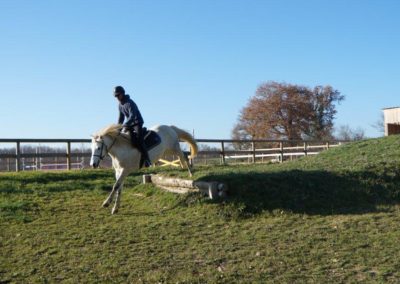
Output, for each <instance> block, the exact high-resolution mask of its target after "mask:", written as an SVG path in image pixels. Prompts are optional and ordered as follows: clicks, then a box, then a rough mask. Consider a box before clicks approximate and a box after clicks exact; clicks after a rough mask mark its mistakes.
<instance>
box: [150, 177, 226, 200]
mask: <svg viewBox="0 0 400 284" xmlns="http://www.w3.org/2000/svg"><path fill="white" fill-rule="evenodd" d="M143 183H153V184H155V185H156V186H158V187H160V188H162V189H165V190H167V191H170V192H174V193H180V194H183V193H188V192H202V193H204V194H205V195H207V196H208V197H209V198H210V199H217V198H225V197H226V195H227V191H228V187H227V185H226V184H225V183H221V182H217V181H195V180H186V179H179V178H172V177H164V176H160V175H144V176H143Z"/></svg>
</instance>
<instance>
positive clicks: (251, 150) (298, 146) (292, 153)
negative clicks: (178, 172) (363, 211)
mask: <svg viewBox="0 0 400 284" xmlns="http://www.w3.org/2000/svg"><path fill="white" fill-rule="evenodd" d="M196 141H197V143H198V144H199V145H200V146H202V145H201V143H206V144H217V145H218V146H217V147H212V148H210V149H209V150H200V151H199V155H198V158H196V159H201V158H202V157H203V158H204V157H206V159H207V157H209V159H210V158H212V157H214V159H215V158H217V159H218V160H219V163H221V164H226V163H227V162H228V161H230V160H243V159H245V160H247V161H249V162H252V163H255V162H256V161H257V159H261V161H264V159H267V160H272V161H278V162H282V161H284V160H285V158H290V159H292V158H293V157H298V156H307V155H315V154H318V153H319V152H321V151H323V150H326V149H329V148H331V147H336V146H339V145H340V144H342V143H343V142H345V141H338V140H332V141H304V140H291V141H288V140H229V139H196ZM4 143H8V144H14V145H15V146H14V147H12V149H15V151H14V152H13V153H0V161H1V160H3V159H7V160H8V161H10V160H15V170H16V171H20V170H24V169H25V168H23V167H22V163H21V161H23V159H29V158H31V159H41V158H63V159H66V167H65V168H66V169H68V170H71V169H72V168H73V166H74V164H76V163H73V162H72V159H73V158H77V157H80V158H88V157H90V156H91V153H90V151H85V152H83V151H82V152H73V151H71V145H72V144H78V143H81V144H89V143H91V140H90V139H0V150H1V149H2V147H1V146H2V144H4ZM29 143H31V144H32V143H35V144H37V143H48V144H64V145H65V152H61V153H59V152H57V153H54V152H51V153H41V152H40V151H36V152H35V153H22V151H21V147H22V146H21V145H23V144H29ZM233 145H236V147H234V146H233ZM257 145H261V146H264V147H261V148H257V147H256V146H257ZM265 145H271V146H270V147H268V148H265ZM240 147H241V148H244V149H242V150H238V149H235V148H240ZM200 148H201V147H200ZM196 159H195V160H194V162H195V163H196ZM9 168H10V167H9ZM36 169H37V168H36Z"/></svg>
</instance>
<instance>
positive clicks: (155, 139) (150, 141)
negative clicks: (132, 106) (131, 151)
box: [143, 127, 161, 151]
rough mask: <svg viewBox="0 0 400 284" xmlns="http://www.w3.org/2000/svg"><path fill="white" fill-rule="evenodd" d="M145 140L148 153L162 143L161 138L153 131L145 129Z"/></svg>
mask: <svg viewBox="0 0 400 284" xmlns="http://www.w3.org/2000/svg"><path fill="white" fill-rule="evenodd" d="M143 140H144V145H145V146H146V149H147V151H149V150H151V149H153V148H154V147H156V146H158V145H159V144H160V143H161V137H160V136H159V135H158V134H157V133H156V132H154V131H153V130H148V129H147V128H146V127H143Z"/></svg>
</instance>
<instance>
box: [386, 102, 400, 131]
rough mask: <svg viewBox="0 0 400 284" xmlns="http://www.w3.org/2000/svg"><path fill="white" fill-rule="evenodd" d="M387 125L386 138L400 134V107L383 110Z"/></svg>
mask: <svg viewBox="0 0 400 284" xmlns="http://www.w3.org/2000/svg"><path fill="white" fill-rule="evenodd" d="M383 117H384V123H385V136H388V135H392V134H400V107H388V108H384V109H383Z"/></svg>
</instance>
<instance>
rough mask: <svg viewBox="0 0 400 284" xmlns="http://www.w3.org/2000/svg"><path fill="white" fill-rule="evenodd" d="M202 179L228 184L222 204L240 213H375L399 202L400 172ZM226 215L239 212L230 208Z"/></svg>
mask: <svg viewBox="0 0 400 284" xmlns="http://www.w3.org/2000/svg"><path fill="white" fill-rule="evenodd" d="M202 179H203V180H216V181H220V182H225V183H227V184H228V187H229V196H228V198H227V200H226V202H224V205H223V206H226V205H228V206H226V207H227V208H231V210H233V211H234V210H239V211H240V212H241V213H240V215H246V214H250V215H251V214H257V213H260V212H263V211H270V212H273V211H274V210H285V211H290V212H293V213H301V214H302V213H306V214H319V215H330V214H360V213H367V212H375V211H377V206H378V205H385V204H387V205H389V204H397V203H399V201H400V176H399V175H398V174H392V175H382V174H380V175H377V174H375V173H374V172H368V171H363V172H350V173H340V174H333V173H331V172H327V171H300V170H291V171H280V172H266V173H248V174H242V173H240V174H235V173H229V174H226V175H224V174H221V175H208V176H206V177H203V178H202ZM229 205H230V206H229ZM224 214H226V215H229V214H236V215H237V214H238V213H237V212H229V210H228V211H227V212H225V213H224Z"/></svg>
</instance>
